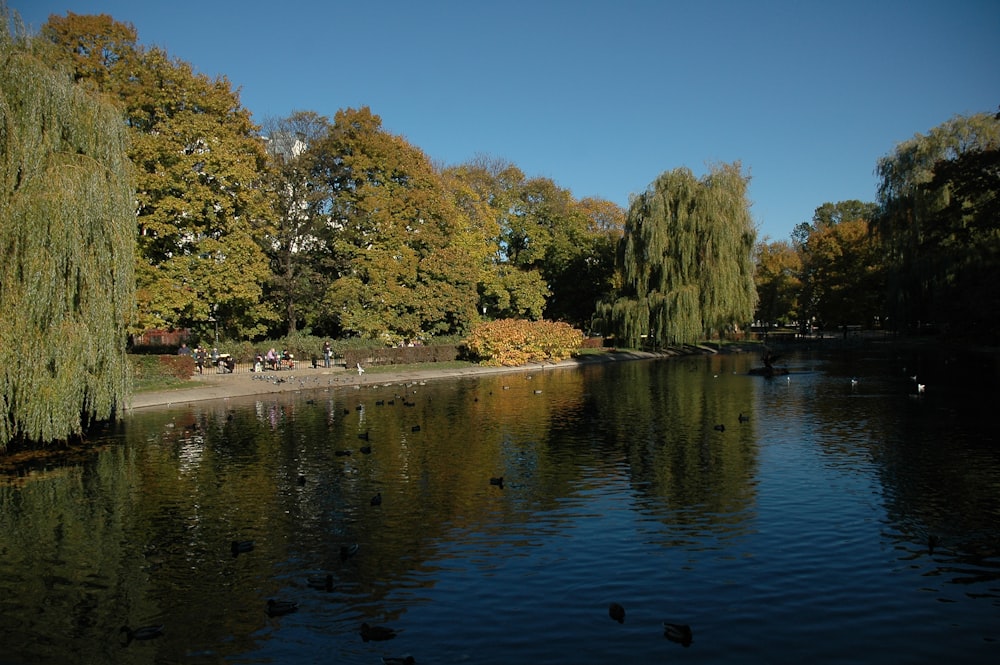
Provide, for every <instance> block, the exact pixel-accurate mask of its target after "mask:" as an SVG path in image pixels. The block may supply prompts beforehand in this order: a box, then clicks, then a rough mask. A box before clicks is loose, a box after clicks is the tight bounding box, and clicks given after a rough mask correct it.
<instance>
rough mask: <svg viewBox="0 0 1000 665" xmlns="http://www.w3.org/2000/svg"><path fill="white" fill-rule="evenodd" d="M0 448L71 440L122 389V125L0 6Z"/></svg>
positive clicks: (128, 212) (125, 246) (130, 298)
mask: <svg viewBox="0 0 1000 665" xmlns="http://www.w3.org/2000/svg"><path fill="white" fill-rule="evenodd" d="M0 21H2V22H3V28H0V61H2V64H0V72H2V74H0V220H2V221H0V320H2V325H0V349H2V350H3V355H4V360H3V362H2V363H0V448H4V447H6V446H7V444H9V443H11V442H36V443H45V442H51V441H57V440H65V439H68V438H71V437H73V436H76V435H79V434H81V433H82V432H83V430H84V428H85V427H86V426H87V425H88V423H89V422H91V421H99V420H106V419H109V418H112V417H114V416H115V414H117V413H119V412H120V409H121V407H123V406H124V405H125V402H126V400H127V399H128V395H129V391H130V374H129V369H128V363H127V360H126V355H125V333H126V326H127V324H128V322H129V321H130V319H131V316H132V313H133V309H134V297H135V281H134V247H135V206H134V203H135V201H134V196H135V194H134V188H133V181H132V173H131V167H130V163H129V160H128V158H127V140H126V134H125V126H124V124H123V123H122V119H121V116H120V114H119V113H118V112H117V111H116V109H114V108H112V107H110V106H108V105H106V104H104V103H102V102H100V101H98V100H97V99H96V98H95V97H93V96H92V95H90V94H88V93H87V92H85V91H84V90H82V89H80V88H79V87H78V86H76V85H74V84H73V82H72V81H71V79H70V78H69V77H68V76H67V75H66V74H64V73H58V72H56V71H54V70H52V69H51V68H49V67H48V66H46V65H45V64H43V63H42V62H41V61H40V60H38V59H37V58H36V57H34V56H33V55H32V54H31V52H30V49H31V42H30V40H29V39H28V38H26V37H25V36H24V34H23V30H22V29H20V28H16V29H14V30H13V31H12V30H11V28H9V26H10V25H11V24H10V18H9V16H8V15H7V11H6V9H5V8H4V7H3V6H2V5H0Z"/></svg>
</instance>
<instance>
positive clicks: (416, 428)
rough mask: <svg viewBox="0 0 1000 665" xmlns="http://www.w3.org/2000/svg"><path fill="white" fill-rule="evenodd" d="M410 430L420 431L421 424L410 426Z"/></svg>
mask: <svg viewBox="0 0 1000 665" xmlns="http://www.w3.org/2000/svg"><path fill="white" fill-rule="evenodd" d="M410 431H411V432H419V431H420V425H414V426H413V427H411V428H410Z"/></svg>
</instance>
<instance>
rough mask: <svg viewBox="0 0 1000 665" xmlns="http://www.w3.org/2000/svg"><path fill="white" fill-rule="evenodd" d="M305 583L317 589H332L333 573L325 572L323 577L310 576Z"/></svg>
mask: <svg viewBox="0 0 1000 665" xmlns="http://www.w3.org/2000/svg"><path fill="white" fill-rule="evenodd" d="M306 584H307V585H308V586H309V588H310V589H316V590H317V591H333V575H331V574H329V573H327V574H326V575H325V576H323V577H310V578H309V579H307V580H306Z"/></svg>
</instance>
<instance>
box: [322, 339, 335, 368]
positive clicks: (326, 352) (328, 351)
mask: <svg viewBox="0 0 1000 665" xmlns="http://www.w3.org/2000/svg"><path fill="white" fill-rule="evenodd" d="M331 356H333V349H332V348H330V340H326V341H325V342H323V366H324V367H326V368H327V369H329V367H330V357H331Z"/></svg>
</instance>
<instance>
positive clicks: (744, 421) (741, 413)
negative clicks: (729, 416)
mask: <svg viewBox="0 0 1000 665" xmlns="http://www.w3.org/2000/svg"><path fill="white" fill-rule="evenodd" d="M740 422H741V423H748V422H750V416H744V415H743V412H742V411H740Z"/></svg>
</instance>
